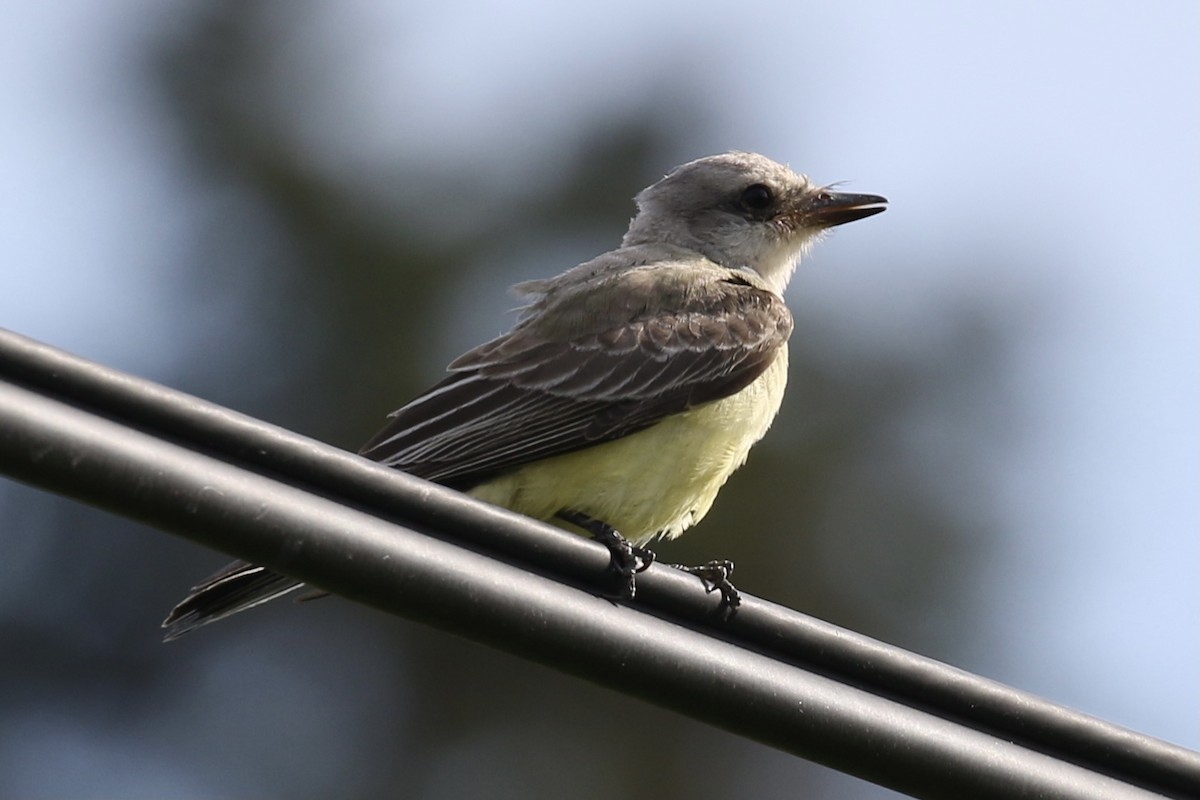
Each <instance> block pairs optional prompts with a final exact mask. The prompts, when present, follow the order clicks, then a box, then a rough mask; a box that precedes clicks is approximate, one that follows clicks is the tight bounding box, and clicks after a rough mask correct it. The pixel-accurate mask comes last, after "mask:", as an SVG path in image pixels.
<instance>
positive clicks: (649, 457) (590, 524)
mask: <svg viewBox="0 0 1200 800" xmlns="http://www.w3.org/2000/svg"><path fill="white" fill-rule="evenodd" d="M636 201H637V209H638V211H637V214H636V215H635V216H634V218H633V219H632V221H631V222H630V224H629V232H628V233H626V234H625V238H624V239H623V240H622V242H621V246H620V247H619V248H617V249H616V250H613V251H611V252H608V253H605V254H603V255H600V256H597V257H596V258H593V259H592V260H591V261H587V262H584V263H583V264H580V265H579V266H577V267H575V268H574V269H570V270H567V271H566V272H564V273H562V274H561V275H559V276H558V277H555V278H549V279H545V280H534V281H529V282H526V283H522V284H519V285H517V286H516V287H515V291H516V292H517V293H518V294H519V295H521V296H523V297H525V298H527V299H528V300H529V304H528V305H527V306H525V308H524V309H523V311H522V313H521V316H520V318H519V320H518V321H517V323H516V325H515V326H514V327H513V329H512V330H511V331H510V332H509V333H507V334H505V335H503V336H501V337H499V338H497V339H493V340H492V341H490V342H487V343H485V344H482V345H480V346H478V347H476V348H475V349H473V350H470V351H468V352H467V353H464V354H463V355H461V356H459V357H458V358H457V359H455V360H454V361H453V362H451V364H450V366H449V368H448V371H449V373H450V374H449V376H448V377H446V378H445V379H444V380H442V382H441V383H439V384H437V385H436V386H434V387H433V388H432V389H430V390H429V391H427V392H426V393H424V394H422V395H421V396H419V397H417V398H416V399H415V400H413V401H412V402H410V403H408V404H407V405H405V406H403V407H402V408H400V409H399V410H397V411H395V412H393V413H392V414H391V416H390V421H389V422H388V423H387V425H386V426H385V427H384V428H383V430H381V431H380V432H379V433H378V434H377V435H376V436H375V437H374V438H373V439H371V441H369V442H367V444H366V445H365V446H363V448H362V450H361V451H360V453H361V454H362V455H363V456H366V457H367V458H370V459H373V460H375V461H378V462H379V463H381V464H384V465H386V466H389V467H394V468H395V469H398V470H402V471H404V472H408V473H411V474H413V475H417V476H419V477H422V478H427V479H429V480H431V481H435V482H437V483H440V484H443V485H446V486H449V487H452V488H455V489H459V490H461V491H464V492H467V493H468V494H471V495H473V496H475V497H477V498H479V499H481V500H484V501H487V502H489V503H494V504H495V505H499V506H503V507H505V508H508V509H511V510H513V511H516V512H518V513H521V514H526V515H528V516H530V517H534V518H537V519H541V520H546V521H549V522H552V523H555V524H558V525H560V526H562V527H567V528H569V529H571V528H577V529H582V530H584V531H586V532H587V533H590V534H592V535H593V536H594V537H596V538H597V539H600V540H601V541H604V542H605V543H606V544H607V545H608V546H609V549H610V551H611V552H612V553H613V563H614V566H615V567H616V568H617V569H618V571H619V572H620V573H621V574H622V575H624V576H625V577H626V578H627V580H628V592H629V593H632V590H633V574H634V573H635V572H637V571H640V570H641V569H644V568H645V567H646V566H648V564H649V562H650V561H651V560H653V554H651V553H650V552H649V551H648V550H645V549H644V545H646V544H647V543H649V542H650V541H651V540H653V539H655V538H657V537H662V538H665V539H673V538H675V537H676V536H679V534H681V533H683V532H684V531H685V530H687V529H688V528H690V527H691V526H692V525H694V524H695V523H697V522H699V521H700V520H701V519H702V518H703V517H704V515H705V514H706V513H708V510H709V508H710V507H711V506H712V503H713V499H714V498H715V497H716V495H717V491H718V490H719V489H720V488H721V486H722V485H723V484H724V483H725V481H726V480H727V479H728V478H729V476H730V475H731V474H732V473H733V471H734V470H736V469H737V468H738V467H740V466H741V465H742V464H743V463H744V462H745V460H746V455H747V454H748V453H749V451H750V447H751V446H752V445H753V444H754V443H755V442H757V441H758V440H759V439H761V438H762V436H763V434H765V433H766V432H767V428H768V427H770V425H771V422H772V420H774V418H775V414H776V412H778V411H779V406H780V402H781V401H782V399H783V390H784V386H785V384H786V383H787V361H788V358H787V340H788V336H789V335H790V334H791V332H792V315H791V313H790V312H789V311H788V309H787V306H786V305H785V304H784V301H783V292H784V289H785V288H786V287H787V284H788V280H789V279H790V278H791V276H792V272H793V271H794V270H795V267H796V265H797V263H798V262H799V260H800V258H801V256H802V255H803V254H804V253H805V252H806V251H807V250H808V248H809V247H811V246H812V245H813V244H814V243H815V242H816V241H817V240H818V239H820V238H821V235H822V234H823V233H824V232H825V231H826V230H827V229H829V228H831V227H833V226H835V225H841V224H843V223H846V222H852V221H854V220H857V219H863V218H864V217H869V216H872V215H874V214H878V213H880V212H881V211H883V210H884V208H885V204H886V202H887V201H886V200H885V199H884V198H882V197H878V196H876V195H869V194H843V193H835V192H832V191H830V190H829V188H828V187H823V186H817V185H814V184H813V183H811V182H810V181H809V180H808V178H807V177H805V176H803V175H798V174H796V173H795V172H793V171H792V170H790V169H789V168H787V167H785V166H783V165H781V164H777V163H775V162H774V161H772V160H770V159H768V158H765V157H764V156H761V155H757V154H754V153H740V152H731V153H725V154H722V155H717V156H711V157H708V158H701V159H698V160H696V161H692V162H689V163H687V164H684V165H682V166H680V167H677V168H676V169H675V170H673V171H672V172H671V173H670V174H668V175H667V176H666V177H664V178H663V179H662V180H660V181H658V182H657V183H655V184H653V185H652V186H650V187H648V188H646V189H644V190H643V191H642V192H641V193H639V194H638V195H637V197H636ZM722 564H724V565H726V568H725V571H724V572H722V571H721V570H722V566H721V565H722ZM712 568H715V569H716V575H715V577H713V573H712V571H711V569H712ZM729 568H732V565H729V564H728V563H727V562H713V563H712V564H711V565H709V567H708V568H701V569H700V570H698V574H700V575H701V577H703V578H705V579H706V580H709V579H711V580H712V581H713V582H714V583H721V584H722V585H721V588H722V592H723V594H724V596H725V600H726V601H727V603H729V604H731V605H735V604H736V602H737V596H736V593H735V592H733V589H732V586H731V585H729V584H728V581H727V580H726V578H727V574H728V571H727V570H728V569H729ZM299 586H300V584H299V583H298V582H297V581H295V580H294V579H292V578H289V577H287V576H284V575H280V574H278V573H274V572H271V571H270V570H268V569H266V568H264V567H258V566H255V565H251V564H247V563H245V562H236V563H234V564H231V565H230V566H229V567H227V568H226V569H224V570H222V571H221V572H219V573H217V574H216V575H214V576H213V577H211V578H209V579H208V580H207V581H205V582H204V583H202V584H200V585H199V586H197V587H195V588H194V589H193V591H192V594H191V595H189V596H188V597H187V599H185V600H184V601H183V602H182V603H180V604H179V605H178V606H176V607H175V609H174V610H173V611H172V612H171V614H170V616H168V617H167V619H166V621H165V622H164V623H163V627H165V628H166V629H167V638H168V639H173V638H176V637H178V636H181V635H183V634H184V633H187V632H189V631H191V630H194V629H195V628H198V627H200V626H201V625H205V624H207V623H209V622H214V621H216V620H218V619H221V618H223V617H226V616H229V615H230V614H234V613H236V612H238V611H241V610H243V609H246V608H249V607H251V606H254V605H258V604H260V603H264V602H266V601H268V600H271V599H274V598H276V597H279V596H280V595H283V594H286V593H288V592H290V591H292V590H294V589H296V588H298V587H299ZM726 587H727V589H726ZM727 591H728V592H729V593H727Z"/></svg>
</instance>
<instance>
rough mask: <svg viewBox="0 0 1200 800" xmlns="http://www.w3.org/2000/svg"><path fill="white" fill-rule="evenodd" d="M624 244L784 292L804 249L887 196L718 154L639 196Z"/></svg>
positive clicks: (753, 157) (745, 156) (754, 158)
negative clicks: (743, 273)
mask: <svg viewBox="0 0 1200 800" xmlns="http://www.w3.org/2000/svg"><path fill="white" fill-rule="evenodd" d="M636 199H637V205H638V213H637V216H635V217H634V218H633V220H632V221H631V222H630V223H629V232H628V233H627V234H625V240H624V242H623V244H624V245H626V246H631V245H637V244H650V243H656V242H663V243H668V244H673V245H678V246H681V247H686V248H688V249H691V250H695V251H697V252H699V253H701V254H703V255H704V256H706V257H707V258H709V259H711V260H712V261H715V262H717V263H718V264H721V265H722V266H725V267H729V268H731V269H751V270H753V271H754V272H756V273H758V274H759V275H760V276H761V277H762V278H763V279H764V280H766V281H767V282H768V283H770V284H771V285H772V287H773V288H775V289H776V291H779V292H782V291H783V288H784V287H785V286H786V285H787V281H788V279H789V278H790V277H791V274H792V271H793V269H794V268H795V266H796V264H797V263H798V262H799V260H800V257H801V256H802V255H803V254H804V252H805V251H806V250H807V249H808V248H809V247H811V246H812V245H813V244H814V243H815V242H816V241H817V239H819V238H820V236H821V234H822V233H823V232H824V231H826V230H827V229H829V228H831V227H833V226H834V225H841V224H843V223H845V222H852V221H854V220H856V219H862V218H863V217H869V216H871V215H873V214H878V213H879V212H881V211H883V210H884V204H885V203H886V202H887V201H886V200H885V199H884V198H882V197H878V196H876V195H866V194H858V195H856V194H838V193H835V192H831V191H829V190H828V189H827V188H826V187H823V186H815V185H813V184H812V183H810V182H809V180H808V178H807V177H805V176H804V175H798V174H797V173H795V172H792V171H791V170H790V169H788V168H787V167H785V166H784V165H782V164H778V163H776V162H774V161H772V160H771V159H769V158H766V157H765V156H760V155H758V154H757V153H739V152H731V153H723V154H722V155H718V156H709V157H707V158H700V159H697V160H695V161H691V162H688V163H687V164H684V165H682V166H680V167H676V168H675V169H674V170H672V171H671V173H670V174H668V175H667V176H666V177H665V178H663V179H662V180H660V181H659V182H658V183H655V184H654V185H653V186H650V187H648V188H646V189H643V190H642V191H641V192H640V193H639V194H638V196H637V198H636Z"/></svg>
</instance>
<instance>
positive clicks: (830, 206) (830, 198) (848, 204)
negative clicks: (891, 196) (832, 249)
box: [803, 190, 887, 228]
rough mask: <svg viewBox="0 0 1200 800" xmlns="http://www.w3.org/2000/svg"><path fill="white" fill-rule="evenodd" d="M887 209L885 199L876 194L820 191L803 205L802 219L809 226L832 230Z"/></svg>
mask: <svg viewBox="0 0 1200 800" xmlns="http://www.w3.org/2000/svg"><path fill="white" fill-rule="evenodd" d="M886 209H887V198H886V197H880V196H879V195H877V194H839V193H838V192H830V191H825V190H821V191H820V192H817V193H816V194H814V195H813V196H812V197H811V198H810V199H809V200H808V201H807V202H805V203H804V209H803V214H804V219H805V222H807V223H808V224H810V225H820V226H822V227H826V228H832V227H833V226H834V225H845V224H846V223H847V222H854V220H856V219H866V218H867V217H873V216H875V215H876V214H880V213H882V212H883V211H885V210H886Z"/></svg>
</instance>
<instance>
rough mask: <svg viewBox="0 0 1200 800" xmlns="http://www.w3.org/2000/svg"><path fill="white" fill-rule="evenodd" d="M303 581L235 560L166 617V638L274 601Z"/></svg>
mask: <svg viewBox="0 0 1200 800" xmlns="http://www.w3.org/2000/svg"><path fill="white" fill-rule="evenodd" d="M303 585H304V584H302V583H300V582H299V581H297V580H296V579H295V578H289V577H288V576H286V575H280V574H279V573H278V572H272V571H271V570H269V569H267V568H266V567H258V566H255V565H254V564H248V563H246V562H245V561H235V562H233V563H232V564H230V565H228V566H227V567H225V568H224V569H222V570H221V571H220V572H218V573H216V574H215V575H212V576H210V577H209V578H207V579H206V580H204V581H202V582H201V583H199V584H197V585H196V586H193V587H192V591H191V594H189V595H188V596H187V597H186V598H184V600H183V602H181V603H180V604H179V605H177V606H175V608H173V609H171V613H170V614H168V615H167V618H166V619H165V620H163V624H162V626H163V627H164V628H166V630H167V632H166V635H164V636H163V641H167V642H169V641H171V640H172V639H178V638H179V637H180V636H183V635H184V634H185V633H191V632H192V631H194V630H196V629H197V628H200V627H203V626H205V625H207V624H209V623H210V622H216V621H217V620H219V619H224V618H225V617H228V616H230V615H231V614H236V613H238V612H239V611H245V610H246V609H247V608H253V607H254V606H257V605H259V604H261V603H265V602H267V601H268V600H274V599H275V598H276V597H281V596H283V595H285V594H287V593H288V592H293V591H295V590H296V589H299V588H300V587H301V586H303Z"/></svg>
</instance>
